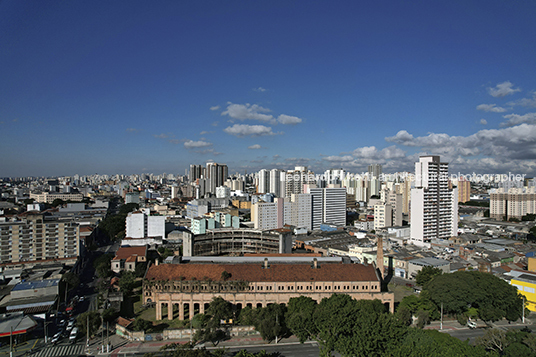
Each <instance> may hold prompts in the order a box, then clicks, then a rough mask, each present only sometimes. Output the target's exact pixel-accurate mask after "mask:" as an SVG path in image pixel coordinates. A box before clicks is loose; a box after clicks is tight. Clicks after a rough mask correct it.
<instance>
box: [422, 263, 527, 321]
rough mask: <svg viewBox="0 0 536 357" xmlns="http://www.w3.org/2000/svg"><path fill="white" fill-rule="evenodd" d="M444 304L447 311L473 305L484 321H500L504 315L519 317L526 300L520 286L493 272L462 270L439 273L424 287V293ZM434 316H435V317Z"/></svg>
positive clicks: (462, 310) (454, 311)
mask: <svg viewBox="0 0 536 357" xmlns="http://www.w3.org/2000/svg"><path fill="white" fill-rule="evenodd" d="M423 293H426V294H428V295H429V297H430V300H431V301H432V302H433V303H434V304H435V305H436V306H440V305H441V303H443V307H444V311H445V313H447V314H463V313H465V312H466V311H467V310H468V309H469V308H476V309H478V314H479V317H480V318H481V319H482V320H483V321H486V322H488V321H496V320H498V319H501V318H503V317H506V316H507V314H508V318H509V319H512V320H515V319H516V316H517V318H519V317H520V316H521V308H517V307H520V306H521V305H522V300H521V297H520V296H519V295H518V293H517V289H516V288H515V287H514V286H511V285H510V284H508V283H507V282H505V281H504V280H502V279H500V278H497V277H495V276H494V275H492V274H489V273H482V272H478V271H458V272H455V273H451V274H443V275H440V276H436V277H435V278H434V279H432V280H431V281H430V282H428V283H427V284H426V286H425V287H424V290H423V292H422V293H421V298H422V294H423ZM432 318H434V317H432Z"/></svg>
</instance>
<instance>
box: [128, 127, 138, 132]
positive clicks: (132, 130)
mask: <svg viewBox="0 0 536 357" xmlns="http://www.w3.org/2000/svg"><path fill="white" fill-rule="evenodd" d="M137 131H138V129H135V128H127V133H135V132H137Z"/></svg>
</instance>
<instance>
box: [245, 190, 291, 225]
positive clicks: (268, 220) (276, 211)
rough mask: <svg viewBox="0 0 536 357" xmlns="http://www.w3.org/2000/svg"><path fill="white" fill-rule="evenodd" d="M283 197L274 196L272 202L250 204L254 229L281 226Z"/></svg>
mask: <svg viewBox="0 0 536 357" xmlns="http://www.w3.org/2000/svg"><path fill="white" fill-rule="evenodd" d="M283 212H284V199H283V198H276V199H275V200H274V202H273V203H271V202H270V203H267V202H262V201H259V202H256V203H255V204H252V205H251V220H252V221H253V222H254V227H255V229H262V230H265V229H276V228H282V227H283V222H284V217H283V216H284V213H283Z"/></svg>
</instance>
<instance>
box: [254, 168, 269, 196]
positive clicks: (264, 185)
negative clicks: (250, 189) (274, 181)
mask: <svg viewBox="0 0 536 357" xmlns="http://www.w3.org/2000/svg"><path fill="white" fill-rule="evenodd" d="M269 192H270V171H268V170H266V169H262V170H260V171H259V173H258V174H257V193H269Z"/></svg>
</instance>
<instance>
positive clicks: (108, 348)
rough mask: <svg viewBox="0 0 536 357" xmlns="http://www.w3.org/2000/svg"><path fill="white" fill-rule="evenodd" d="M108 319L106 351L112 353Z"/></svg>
mask: <svg viewBox="0 0 536 357" xmlns="http://www.w3.org/2000/svg"><path fill="white" fill-rule="evenodd" d="M108 327H109V326H108V321H106V352H107V353H110V336H109V335H108Z"/></svg>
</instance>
